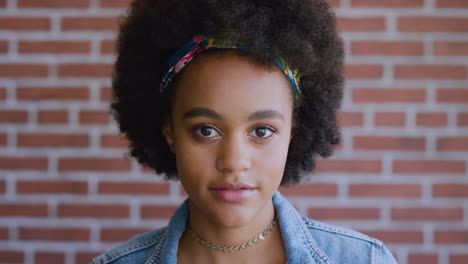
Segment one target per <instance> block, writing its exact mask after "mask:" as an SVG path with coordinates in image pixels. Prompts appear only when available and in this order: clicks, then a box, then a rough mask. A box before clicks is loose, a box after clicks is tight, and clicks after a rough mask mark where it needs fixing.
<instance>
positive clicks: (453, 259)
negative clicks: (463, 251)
mask: <svg viewBox="0 0 468 264" xmlns="http://www.w3.org/2000/svg"><path fill="white" fill-rule="evenodd" d="M466 263H468V254H467V255H450V264H466Z"/></svg>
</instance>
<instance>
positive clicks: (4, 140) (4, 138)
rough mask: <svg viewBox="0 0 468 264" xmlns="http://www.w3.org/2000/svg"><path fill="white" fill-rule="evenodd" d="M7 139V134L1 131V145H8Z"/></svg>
mask: <svg viewBox="0 0 468 264" xmlns="http://www.w3.org/2000/svg"><path fill="white" fill-rule="evenodd" d="M7 140H8V139H7V134H4V133H0V146H6V145H7Z"/></svg>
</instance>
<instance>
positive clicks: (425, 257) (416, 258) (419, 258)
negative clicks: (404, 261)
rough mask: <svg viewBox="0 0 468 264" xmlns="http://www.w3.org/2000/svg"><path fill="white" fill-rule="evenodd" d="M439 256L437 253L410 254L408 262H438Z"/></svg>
mask: <svg viewBox="0 0 468 264" xmlns="http://www.w3.org/2000/svg"><path fill="white" fill-rule="evenodd" d="M438 258H439V257H438V256H437V255H436V254H410V255H409V256H408V264H422V263H424V264H438V263H439V261H438Z"/></svg>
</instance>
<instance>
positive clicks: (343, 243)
mask: <svg viewBox="0 0 468 264" xmlns="http://www.w3.org/2000/svg"><path fill="white" fill-rule="evenodd" d="M302 219H303V221H304V223H305V225H306V227H307V229H308V231H309V232H310V234H311V236H312V238H313V239H314V241H315V243H316V244H317V247H318V248H319V249H320V250H321V251H323V252H324V253H325V254H326V255H327V256H328V257H329V258H330V260H331V261H332V263H381V264H394V263H397V262H396V261H395V259H394V258H393V256H392V254H391V252H390V250H389V249H388V248H387V247H386V246H385V245H384V244H383V242H382V241H380V240H378V239H376V238H372V237H369V236H367V235H365V234H362V233H360V232H357V231H355V230H352V229H349V228H344V227H339V226H335V225H331V224H327V223H323V222H320V221H317V220H313V219H310V218H307V217H302Z"/></svg>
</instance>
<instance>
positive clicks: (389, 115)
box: [374, 112, 406, 127]
mask: <svg viewBox="0 0 468 264" xmlns="http://www.w3.org/2000/svg"><path fill="white" fill-rule="evenodd" d="M405 122H406V114H405V113H402V112H377V113H375V115H374V125H375V126H394V127H402V126H404V125H405Z"/></svg>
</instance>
